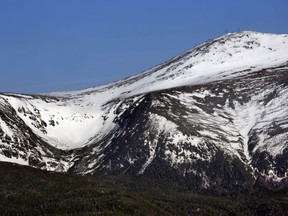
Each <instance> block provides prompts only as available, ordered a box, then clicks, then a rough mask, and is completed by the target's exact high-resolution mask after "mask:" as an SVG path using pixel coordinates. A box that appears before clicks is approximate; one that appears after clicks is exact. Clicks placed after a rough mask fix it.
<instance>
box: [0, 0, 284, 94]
mask: <svg viewBox="0 0 288 216" xmlns="http://www.w3.org/2000/svg"><path fill="white" fill-rule="evenodd" d="M287 8H288V1H287V0H273V1H270V0H241V1H240V0H218V1H215V0H209V1H208V0H195V1H193V0H121V1H120V0H0V92H20V93H37V92H51V91H62V90H72V89H75V90H76V89H82V88H86V87H92V86H96V85H100V84H105V83H108V82H112V81H116V80H119V79H122V78H124V77H127V76H130V75H133V74H136V73H139V72H141V71H143V70H146V69H148V68H150V67H152V66H155V65H157V64H159V63H162V62H163V61H165V60H168V59H169V58H171V57H173V56H175V55H177V54H179V53H181V52H183V51H185V50H187V49H190V48H192V47H193V46H195V45H197V44H199V43H201V42H204V41H206V40H208V39H210V38H213V37H216V36H220V35H223V34H224V33H225V30H227V31H237V30H238V29H240V30H255V31H260V32H271V33H288V12H287Z"/></svg>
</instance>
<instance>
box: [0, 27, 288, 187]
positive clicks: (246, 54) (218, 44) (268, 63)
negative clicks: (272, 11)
mask: <svg viewBox="0 0 288 216" xmlns="http://www.w3.org/2000/svg"><path fill="white" fill-rule="evenodd" d="M287 51H288V36H287V35H272V34H261V33H256V32H241V33H232V34H228V35H224V36H223V37H220V38H216V39H214V40H210V41H208V42H206V43H204V44H202V45H199V46H197V47H195V48H193V49H191V50H188V51H187V52H185V53H184V54H182V55H180V56H177V57H175V58H173V59H171V60H170V61H168V62H166V63H164V64H162V65H159V66H156V67H154V68H152V69H150V70H148V71H145V72H143V73H141V74H139V75H136V76H133V77H130V78H127V79H125V80H123V81H119V82H115V83H112V84H109V85H105V86H100V87H96V88H90V89H85V90H81V91H74V92H61V93H50V94H46V95H44V94H42V95H20V94H1V95H0V115H1V116H0V117H1V118H0V137H1V139H0V140H1V141H0V145H1V146H0V148H1V152H0V154H1V155H2V156H1V160H3V161H10V162H16V163H20V164H26V165H31V166H35V167H39V168H42V169H48V170H58V171H68V172H75V173H80V174H132V175H147V176H149V177H151V176H152V177H153V178H160V179H161V178H176V179H179V178H181V179H184V180H185V181H186V182H188V184H191V185H194V186H195V187H198V188H199V187H200V188H213V187H219V186H220V187H221V188H226V189H227V188H228V189H229V190H231V189H233V188H249V189H251V188H253V187H254V186H255V185H261V186H263V185H264V187H267V188H270V189H275V190H278V189H283V188H286V186H287V174H288V172H287V170H288V161H287V154H288V148H287V146H288V145H287V144H288V143H287V140H288V139H287V136H288V115H287V113H288V102H287V100H286V99H287V98H288V81H287V80H288V52H287Z"/></svg>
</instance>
